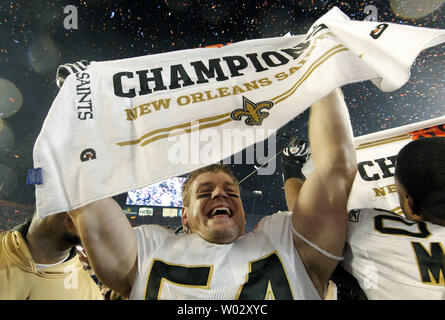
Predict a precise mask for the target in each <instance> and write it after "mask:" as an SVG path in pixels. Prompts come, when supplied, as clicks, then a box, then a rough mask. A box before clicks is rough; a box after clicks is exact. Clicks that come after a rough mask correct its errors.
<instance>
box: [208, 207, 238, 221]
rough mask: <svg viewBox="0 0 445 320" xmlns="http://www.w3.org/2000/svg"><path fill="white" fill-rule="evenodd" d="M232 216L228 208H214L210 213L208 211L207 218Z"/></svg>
mask: <svg viewBox="0 0 445 320" xmlns="http://www.w3.org/2000/svg"><path fill="white" fill-rule="evenodd" d="M232 215H233V214H232V211H231V210H230V209H229V208H226V207H216V208H214V209H213V210H212V211H210V214H209V218H214V217H223V216H227V217H229V218H231V217H232Z"/></svg>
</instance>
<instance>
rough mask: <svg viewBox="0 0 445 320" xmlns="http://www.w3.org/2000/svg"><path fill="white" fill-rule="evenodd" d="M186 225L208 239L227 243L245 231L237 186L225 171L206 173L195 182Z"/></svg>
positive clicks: (184, 213)
mask: <svg viewBox="0 0 445 320" xmlns="http://www.w3.org/2000/svg"><path fill="white" fill-rule="evenodd" d="M182 219H183V224H184V226H187V227H188V228H189V229H190V231H191V232H194V233H197V234H199V235H200V236H201V237H202V238H204V239H205V240H207V241H209V242H213V243H220V244H227V243H231V242H233V241H234V240H236V239H237V238H238V237H239V236H240V235H242V234H244V227H245V225H246V220H245V214H244V209H243V205H242V202H241V198H240V194H239V189H238V186H237V185H236V184H235V183H234V182H233V181H232V179H231V178H230V177H229V176H228V175H227V174H225V173H224V172H205V173H202V174H200V175H199V176H198V177H196V179H195V180H194V181H193V182H192V185H191V192H190V202H189V206H187V207H185V208H184V211H183V216H182Z"/></svg>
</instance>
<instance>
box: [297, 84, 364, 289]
mask: <svg viewBox="0 0 445 320" xmlns="http://www.w3.org/2000/svg"><path fill="white" fill-rule="evenodd" d="M309 143H310V146H311V151H312V161H313V164H314V171H313V172H312V173H311V174H310V175H309V176H308V177H307V179H306V181H305V182H304V184H303V186H302V188H301V190H300V194H299V195H298V198H297V199H296V201H295V205H294V208H293V215H292V225H293V228H294V244H295V247H296V249H297V250H298V252H299V254H300V256H301V258H302V260H303V263H304V264H305V267H306V270H308V273H309V276H310V277H311V279H312V282H313V283H314V285H315V287H316V288H317V290H318V291H319V293H320V294H322V292H323V289H324V285H325V283H326V281H327V280H328V279H329V276H330V275H331V273H332V271H333V270H334V268H335V266H336V265H337V263H338V261H339V260H341V259H340V256H341V255H342V252H343V247H344V244H345V239H346V226H347V223H346V218H347V201H348V197H349V194H350V191H351V188H352V183H353V181H354V178H355V175H356V171H357V164H356V156H355V149H354V145H353V134H352V128H351V124H350V120H349V114H348V110H347V107H346V104H345V102H344V99H343V94H342V92H341V90H340V89H336V90H334V91H333V92H332V93H331V94H329V95H328V96H326V97H324V98H322V99H320V100H319V101H317V102H316V103H314V104H313V105H312V107H311V110H310V119H309Z"/></svg>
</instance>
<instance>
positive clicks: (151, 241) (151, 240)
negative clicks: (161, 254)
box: [133, 225, 173, 270]
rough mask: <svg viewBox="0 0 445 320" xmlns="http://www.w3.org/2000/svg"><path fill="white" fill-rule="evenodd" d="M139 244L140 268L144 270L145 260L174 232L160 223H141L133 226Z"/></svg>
mask: <svg viewBox="0 0 445 320" xmlns="http://www.w3.org/2000/svg"><path fill="white" fill-rule="evenodd" d="M133 230H134V232H135V234H136V241H137V244H138V270H142V269H143V266H144V265H145V264H146V262H144V261H145V260H146V259H147V258H148V256H149V255H150V254H151V253H153V252H154V251H155V250H156V249H157V248H159V246H161V245H162V244H163V243H164V241H166V240H167V238H168V237H170V236H171V235H172V233H173V231H172V230H169V229H167V228H164V227H161V226H158V225H141V226H138V227H134V228H133Z"/></svg>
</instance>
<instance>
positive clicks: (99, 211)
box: [68, 198, 138, 297]
mask: <svg viewBox="0 0 445 320" xmlns="http://www.w3.org/2000/svg"><path fill="white" fill-rule="evenodd" d="M68 214H69V215H70V217H71V218H72V220H73V221H74V223H75V225H76V227H77V229H78V231H79V235H80V238H81V240H82V244H83V246H84V248H85V249H86V252H87V256H88V259H89V261H90V264H91V266H92V267H93V269H94V272H95V273H96V275H97V277H98V278H99V279H100V280H101V281H102V282H103V283H104V284H105V285H106V286H108V287H109V288H111V289H113V290H115V291H117V292H119V293H120V294H121V295H122V296H124V297H128V296H129V295H130V292H131V287H132V284H133V280H134V277H135V275H136V270H137V252H138V251H137V242H136V236H135V233H134V231H133V229H132V227H131V225H130V223H129V221H128V219H127V217H126V216H125V214H124V212H123V210H122V209H121V207H120V206H119V205H118V204H117V203H116V201H114V200H113V199H112V198H108V199H104V200H99V201H96V202H94V203H92V204H89V205H87V206H85V207H83V208H80V209H77V210H74V211H72V212H69V213H68Z"/></svg>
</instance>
